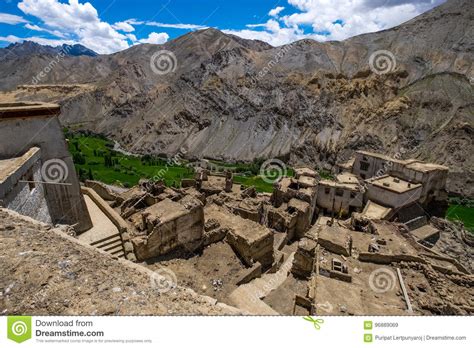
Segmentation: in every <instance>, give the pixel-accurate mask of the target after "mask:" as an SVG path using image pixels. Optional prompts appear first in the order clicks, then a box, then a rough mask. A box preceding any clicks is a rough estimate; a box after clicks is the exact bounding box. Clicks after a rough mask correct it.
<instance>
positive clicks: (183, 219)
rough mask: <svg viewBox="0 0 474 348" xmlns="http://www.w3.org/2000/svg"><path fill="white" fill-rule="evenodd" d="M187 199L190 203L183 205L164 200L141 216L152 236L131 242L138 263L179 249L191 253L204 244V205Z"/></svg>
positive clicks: (138, 238)
mask: <svg viewBox="0 0 474 348" xmlns="http://www.w3.org/2000/svg"><path fill="white" fill-rule="evenodd" d="M185 198H186V199H187V200H186V201H185V202H183V203H179V202H173V201H171V200H170V199H165V200H164V201H161V202H159V203H157V204H155V205H153V206H151V207H149V208H147V209H145V210H144V211H143V212H142V213H140V214H141V216H142V217H143V219H144V222H145V225H146V226H145V227H146V228H147V229H148V230H149V233H148V234H147V235H146V236H139V237H136V238H133V239H132V243H133V245H134V249H135V254H136V256H137V258H138V259H139V260H146V259H148V258H151V257H156V256H160V255H164V254H166V253H168V252H170V251H173V250H176V249H178V248H184V249H187V250H190V251H192V250H194V249H196V247H198V246H200V245H201V244H202V236H203V230H204V211H203V207H202V203H201V202H200V201H199V200H197V199H195V198H193V197H191V196H186V197H185ZM185 198H183V200H184V199H185Z"/></svg>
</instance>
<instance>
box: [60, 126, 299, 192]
mask: <svg viewBox="0 0 474 348" xmlns="http://www.w3.org/2000/svg"><path fill="white" fill-rule="evenodd" d="M65 135H66V138H67V139H68V142H69V151H70V152H71V155H72V157H73V160H74V164H75V166H76V171H77V173H78V175H79V178H80V180H81V181H84V180H87V179H91V180H98V181H102V182H104V183H106V184H114V185H119V186H123V187H131V186H133V185H136V184H137V183H138V181H139V180H140V179H141V178H146V179H154V180H158V179H162V180H164V181H165V183H166V185H167V186H173V187H179V186H180V182H181V179H183V178H193V177H194V169H193V168H190V167H187V166H186V164H187V161H185V160H184V159H183V160H181V159H180V161H179V162H180V163H176V162H177V161H176V162H175V163H171V164H170V163H168V162H167V160H166V159H164V158H159V157H152V156H129V155H124V154H122V153H120V152H117V151H114V150H113V142H111V141H110V140H108V139H106V138H105V137H102V136H98V135H93V136H92V135H85V134H81V133H72V132H69V131H67V130H65ZM213 163H214V164H216V165H217V166H219V167H223V168H231V169H232V171H233V172H234V173H235V174H234V182H236V183H240V184H242V185H244V186H255V188H256V189H257V191H259V192H272V191H273V184H272V183H271V182H266V181H265V180H263V179H262V178H261V177H260V176H259V171H260V166H261V163H263V160H260V159H259V160H255V161H254V162H253V163H248V164H247V163H236V164H233V163H225V162H218V161H213ZM275 174H276V172H275ZM286 174H287V175H288V176H293V170H292V169H291V168H288V169H287V171H286ZM271 178H272V177H270V179H271Z"/></svg>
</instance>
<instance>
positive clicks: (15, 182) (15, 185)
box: [0, 148, 52, 224]
mask: <svg viewBox="0 0 474 348" xmlns="http://www.w3.org/2000/svg"><path fill="white" fill-rule="evenodd" d="M40 158H41V151H40V149H39V148H32V149H30V150H29V151H28V152H27V153H25V154H24V155H23V156H22V157H20V158H18V159H16V160H15V161H13V162H16V163H15V164H14V163H12V165H14V166H15V167H14V168H10V173H9V175H8V177H7V178H5V180H3V181H1V180H0V181H1V182H0V206H3V207H5V208H8V209H11V210H14V211H16V212H17V213H19V214H22V215H26V216H29V217H31V218H33V219H35V220H38V221H41V222H44V223H48V224H50V223H51V222H52V220H51V214H50V212H49V207H48V202H47V200H46V196H45V188H44V185H43V184H42V183H41V159H40ZM20 181H34V182H36V183H33V182H30V183H28V182H20Z"/></svg>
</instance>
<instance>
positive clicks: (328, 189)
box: [324, 187, 331, 195]
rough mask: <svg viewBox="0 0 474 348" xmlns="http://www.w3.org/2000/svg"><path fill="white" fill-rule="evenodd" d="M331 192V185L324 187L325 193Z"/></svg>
mask: <svg viewBox="0 0 474 348" xmlns="http://www.w3.org/2000/svg"><path fill="white" fill-rule="evenodd" d="M330 192H331V189H330V188H329V187H326V188H324V193H325V194H327V195H328V194H329V193H330Z"/></svg>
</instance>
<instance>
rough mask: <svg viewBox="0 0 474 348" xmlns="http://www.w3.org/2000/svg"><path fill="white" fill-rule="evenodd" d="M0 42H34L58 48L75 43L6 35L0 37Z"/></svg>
mask: <svg viewBox="0 0 474 348" xmlns="http://www.w3.org/2000/svg"><path fill="white" fill-rule="evenodd" d="M0 41H4V42H11V43H14V42H22V41H33V42H36V43H38V44H40V45H48V46H53V47H56V46H60V45H62V44H68V45H73V44H75V43H77V42H74V41H73V40H54V39H45V38H43V37H37V36H30V37H24V38H21V37H18V36H15V35H8V36H0Z"/></svg>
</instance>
